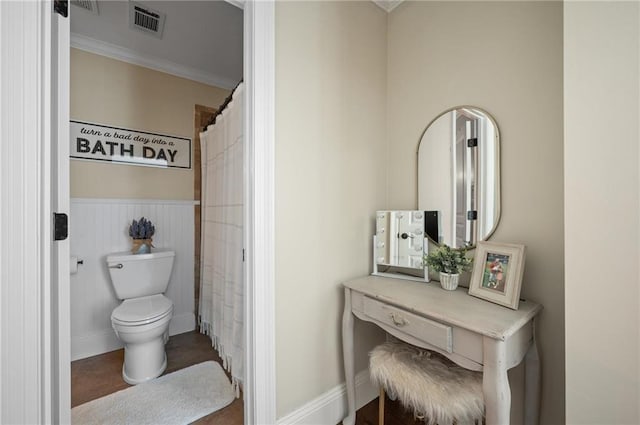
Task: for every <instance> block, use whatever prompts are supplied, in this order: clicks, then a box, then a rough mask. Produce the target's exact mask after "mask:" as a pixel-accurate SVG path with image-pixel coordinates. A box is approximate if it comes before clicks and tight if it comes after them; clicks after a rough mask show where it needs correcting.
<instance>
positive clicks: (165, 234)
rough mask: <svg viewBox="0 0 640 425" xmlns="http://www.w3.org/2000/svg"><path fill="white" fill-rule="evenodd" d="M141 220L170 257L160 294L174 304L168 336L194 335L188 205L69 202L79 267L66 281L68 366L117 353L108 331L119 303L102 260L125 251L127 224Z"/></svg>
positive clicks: (191, 215)
mask: <svg viewBox="0 0 640 425" xmlns="http://www.w3.org/2000/svg"><path fill="white" fill-rule="evenodd" d="M142 216H144V217H146V218H148V219H150V220H151V221H152V222H153V223H154V225H155V227H156V234H155V235H154V237H153V244H154V246H155V247H157V248H169V249H172V250H174V251H175V252H176V257H175V260H174V264H173V271H172V273H171V280H170V282H169V288H168V289H167V292H166V294H165V295H166V296H167V297H168V298H170V299H171V300H172V301H173V303H174V311H173V319H172V320H171V324H170V326H169V334H170V335H175V334H179V333H183V332H188V331H192V330H194V329H195V315H194V285H193V279H194V277H193V264H194V247H193V245H194V202H193V201H172V200H144V199H93V198H91V199H90V198H72V199H71V216H70V220H69V223H70V232H69V233H70V240H71V255H72V256H76V257H78V259H81V260H83V262H84V264H82V265H79V266H78V272H77V273H76V274H72V275H71V359H72V360H77V359H82V358H85V357H90V356H94V355H97V354H102V353H106V352H108V351H112V350H116V349H118V348H121V347H122V344H121V343H120V341H119V340H118V338H117V337H116V335H115V333H114V332H113V329H112V328H111V312H112V311H113V309H114V308H115V307H117V306H118V304H119V303H120V301H119V300H118V299H117V298H116V296H115V292H114V291H113V288H112V285H111V280H110V278H109V272H108V269H107V266H106V256H107V255H108V254H110V253H112V252H121V251H127V250H129V249H130V247H131V239H130V238H129V235H128V226H129V223H131V220H133V219H134V218H135V219H138V218H140V217H142Z"/></svg>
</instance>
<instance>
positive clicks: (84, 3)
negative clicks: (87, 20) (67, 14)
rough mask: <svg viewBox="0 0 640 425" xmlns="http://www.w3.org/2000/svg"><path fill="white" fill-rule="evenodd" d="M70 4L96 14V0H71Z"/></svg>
mask: <svg viewBox="0 0 640 425" xmlns="http://www.w3.org/2000/svg"><path fill="white" fill-rule="evenodd" d="M71 4H72V5H74V6H78V7H79V8H81V9H84V10H86V11H89V12H91V13H93V14H94V15H97V14H98V1H97V0H71Z"/></svg>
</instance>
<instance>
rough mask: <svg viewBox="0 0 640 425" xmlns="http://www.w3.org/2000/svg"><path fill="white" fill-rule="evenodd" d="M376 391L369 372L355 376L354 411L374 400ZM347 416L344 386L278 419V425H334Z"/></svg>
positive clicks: (365, 371)
mask: <svg viewBox="0 0 640 425" xmlns="http://www.w3.org/2000/svg"><path fill="white" fill-rule="evenodd" d="M377 396H378V389H377V388H375V387H374V386H373V385H371V381H370V380H369V370H368V369H367V370H364V371H362V372H360V373H358V374H357V375H356V409H359V408H361V407H362V406H364V405H365V404H367V403H369V402H370V401H372V400H374V399H375V398H376V397H377ZM346 415H347V387H346V385H345V384H341V385H338V386H337V387H335V388H332V389H331V390H329V391H327V392H326V393H324V394H322V395H321V396H320V397H318V398H316V399H314V400H311V401H310V402H309V403H307V404H305V405H303V406H302V407H300V408H298V409H296V410H294V411H293V412H291V413H289V414H288V415H286V416H284V417H282V418H280V419H278V425H335V424H337V423H340V422H342V420H343V419H344V417H345V416H346Z"/></svg>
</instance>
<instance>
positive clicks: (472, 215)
mask: <svg viewBox="0 0 640 425" xmlns="http://www.w3.org/2000/svg"><path fill="white" fill-rule="evenodd" d="M477 219H478V211H467V220H477Z"/></svg>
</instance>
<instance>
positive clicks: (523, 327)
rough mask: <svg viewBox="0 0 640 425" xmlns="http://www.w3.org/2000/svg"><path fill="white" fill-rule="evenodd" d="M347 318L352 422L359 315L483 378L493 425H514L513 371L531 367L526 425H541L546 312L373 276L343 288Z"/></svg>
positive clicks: (351, 417)
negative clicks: (539, 328) (539, 331)
mask: <svg viewBox="0 0 640 425" xmlns="http://www.w3.org/2000/svg"><path fill="white" fill-rule="evenodd" d="M344 287H345V305H344V315H343V319H342V343H343V354H344V369H345V375H346V382H347V398H348V408H349V411H348V416H347V417H346V418H345V419H344V420H343V422H342V423H343V424H344V425H353V424H354V423H355V417H356V406H355V381H354V380H355V370H354V354H353V324H354V316H355V317H358V318H359V319H361V320H364V321H367V322H372V323H375V324H376V325H378V326H379V327H381V328H382V329H384V330H385V331H386V332H388V333H389V334H391V335H393V336H395V337H396V338H399V339H401V340H403V341H405V342H408V343H410V344H413V345H416V346H419V347H423V348H426V349H429V350H434V351H437V352H439V353H441V354H443V355H445V356H446V357H448V358H449V359H451V360H453V361H454V362H456V363H458V364H459V365H461V366H463V367H466V368H468V369H472V370H478V371H482V372H483V382H482V388H483V392H484V400H485V406H486V423H487V425H503V424H508V423H509V421H510V418H509V415H510V411H511V391H510V388H509V380H508V377H507V371H508V370H509V369H510V368H512V367H514V366H516V365H518V364H520V362H521V361H522V360H523V359H524V361H525V424H527V425H537V423H538V416H539V404H540V361H539V358H538V349H537V347H536V342H535V328H534V318H535V317H536V315H537V314H538V313H539V312H540V310H542V306H540V305H539V304H536V303H534V302H530V301H521V302H520V306H519V309H518V310H511V309H509V308H506V307H502V306H499V305H496V304H492V303H490V302H488V301H484V300H481V299H479V298H475V297H472V296H470V295H468V294H467V289H466V288H458V290H456V291H446V290H444V289H442V288H441V287H440V285H439V283H438V282H433V283H424V282H412V281H407V280H401V279H395V278H388V277H379V276H367V277H363V278H360V279H355V280H352V281H349V282H345V283H344Z"/></svg>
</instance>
